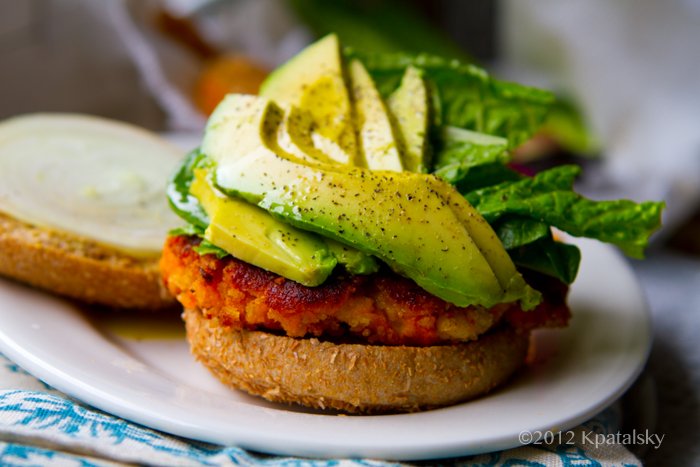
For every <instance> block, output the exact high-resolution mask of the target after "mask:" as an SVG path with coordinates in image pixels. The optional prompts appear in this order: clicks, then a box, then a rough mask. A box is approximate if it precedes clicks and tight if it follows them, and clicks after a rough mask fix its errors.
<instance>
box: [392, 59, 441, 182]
mask: <svg viewBox="0 0 700 467" xmlns="http://www.w3.org/2000/svg"><path fill="white" fill-rule="evenodd" d="M387 107H388V108H389V112H390V113H391V116H392V117H393V119H394V122H395V123H396V127H397V129H398V131H397V134H398V135H399V137H400V139H401V142H402V148H403V154H402V155H403V167H404V170H408V171H409V172H422V173H426V172H428V167H430V151H429V150H428V124H429V122H430V107H429V95H428V88H427V87H426V85H425V81H423V76H422V75H421V72H420V70H418V69H417V68H415V67H412V66H409V67H408V68H406V72H405V73H404V75H403V78H402V79H401V85H400V86H399V87H398V88H397V89H396V91H394V92H393V93H392V94H391V95H390V96H389V98H388V99H387Z"/></svg>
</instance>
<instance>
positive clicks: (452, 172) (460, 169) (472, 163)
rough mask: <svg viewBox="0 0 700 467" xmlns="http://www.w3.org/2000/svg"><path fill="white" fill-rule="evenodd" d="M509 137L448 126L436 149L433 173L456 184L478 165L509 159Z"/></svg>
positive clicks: (502, 162)
mask: <svg viewBox="0 0 700 467" xmlns="http://www.w3.org/2000/svg"><path fill="white" fill-rule="evenodd" d="M507 149H508V141H507V140H506V139H505V138H500V137H498V136H491V135H487V134H484V133H477V132H474V131H470V130H464V129H462V128H457V127H450V126H448V127H444V128H443V129H442V131H441V132H440V140H439V144H438V145H437V150H436V151H435V163H434V166H433V173H434V174H435V175H437V176H438V177H440V178H442V179H444V180H446V181H448V182H450V183H452V184H455V183H457V182H459V181H460V180H462V179H464V178H465V177H467V176H468V175H469V171H470V170H472V169H473V168H475V167H478V166H483V165H487V164H494V163H498V164H500V165H503V164H505V163H507V162H508V160H509V158H510V157H509V155H508V152H507Z"/></svg>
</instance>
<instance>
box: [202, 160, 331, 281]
mask: <svg viewBox="0 0 700 467" xmlns="http://www.w3.org/2000/svg"><path fill="white" fill-rule="evenodd" d="M190 193H191V194H192V195H193V196H195V197H196V198H197V199H198V200H199V202H200V203H201V205H202V207H203V208H204V210H205V211H206V212H207V214H208V216H209V218H210V223H209V227H207V229H206V231H205V232H204V238H205V239H206V240H208V241H209V242H211V243H212V244H214V245H216V246H217V247H219V248H222V249H224V250H226V251H227V252H229V253H231V254H232V255H233V256H235V257H236V258H238V259H241V260H243V261H245V262H247V263H250V264H253V265H255V266H258V267H261V268H263V269H266V270H268V271H272V272H274V273H276V274H279V275H281V276H284V277H286V278H288V279H291V280H294V281H296V282H299V283H301V284H304V285H307V286H316V285H319V284H322V283H323V282H324V281H325V280H326V279H327V278H328V276H329V275H330V274H331V272H332V271H333V268H335V265H336V263H337V261H336V259H335V256H334V255H333V254H332V253H331V252H330V249H329V248H328V246H327V245H326V243H325V242H324V241H323V239H321V238H319V237H317V236H316V235H314V234H310V233H309V232H305V231H302V230H299V229H295V228H294V227H292V226H291V225H289V224H286V223H284V222H281V221H279V220H277V219H275V218H273V217H271V216H270V215H269V214H268V213H267V212H266V211H264V210H263V209H260V208H259V207H257V206H254V205H252V204H249V203H246V202H245V201H241V200H239V199H236V198H230V197H228V196H226V195H224V194H223V193H221V192H219V191H218V190H217V189H216V188H215V187H214V186H213V185H212V184H211V182H210V180H209V177H208V176H207V171H206V169H197V170H196V171H195V178H194V180H193V182H192V185H191V186H190Z"/></svg>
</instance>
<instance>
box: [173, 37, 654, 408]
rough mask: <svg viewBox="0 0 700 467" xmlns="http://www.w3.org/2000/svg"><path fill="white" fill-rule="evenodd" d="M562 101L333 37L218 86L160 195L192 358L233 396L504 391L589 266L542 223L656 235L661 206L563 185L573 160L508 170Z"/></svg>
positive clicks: (440, 401)
mask: <svg viewBox="0 0 700 467" xmlns="http://www.w3.org/2000/svg"><path fill="white" fill-rule="evenodd" d="M553 100H554V99H553V97H552V96H551V95H550V94H549V93H547V92H545V91H540V90H536V89H532V88H527V87H524V86H520V85H516V84H511V83H504V82H500V81H497V80H494V79H493V78H491V77H490V76H488V75H487V74H486V73H485V72H484V71H483V70H480V69H478V68H476V67H473V66H471V65H465V64H461V63H458V62H455V61H446V60H443V59H441V58H439V57H431V56H425V55H420V56H407V55H361V54H359V53H357V52H353V51H342V50H341V47H340V45H339V43H338V40H337V38H336V37H335V36H334V35H330V36H327V37H325V38H323V39H321V40H319V41H318V42H316V43H314V44H312V45H311V46H309V47H308V48H307V49H305V50H304V51H302V52H301V53H300V54H299V55H298V56H296V57H295V58H293V59H292V60H291V61H289V62H288V63H286V64H285V65H283V66H282V67H280V68H279V69H278V70H276V71H275V72H273V73H272V74H271V75H270V76H269V77H268V78H267V80H266V81H265V83H264V84H263V86H262V87H261V90H260V94H259V95H257V96H253V95H241V94H230V95H228V96H227V97H226V98H225V99H224V100H223V101H222V102H221V103H220V104H219V106H218V107H217V109H216V110H215V111H214V113H213V114H212V116H211V117H210V119H209V122H208V124H207V127H206V131H205V135H204V138H203V141H202V144H201V146H200V148H198V149H197V150H195V151H193V152H192V153H191V154H190V155H189V156H188V157H187V158H186V159H185V161H184V162H183V164H182V166H181V168H180V169H179V171H178V172H177V173H176V174H175V176H174V177H173V178H172V180H171V182H170V184H169V187H168V196H169V199H170V202H171V206H172V207H173V209H174V210H175V212H176V213H177V214H178V215H180V217H181V218H182V219H183V220H184V221H186V225H185V226H184V227H182V228H180V229H178V230H176V231H173V232H171V234H170V236H169V238H168V240H167V241H166V245H165V249H164V252H163V257H162V259H161V272H162V274H163V278H164V281H165V284H166V285H167V287H168V288H169V290H170V291H171V292H172V293H173V294H174V295H175V296H176V297H177V299H178V300H179V301H180V302H181V303H182V305H183V306H184V308H185V313H184V319H185V321H186V327H187V335H188V340H189V341H190V344H191V348H192V352H193V353H194V355H195V356H196V358H197V359H198V360H200V361H201V362H202V363H203V364H204V365H206V366H207V367H208V368H209V369H210V370H211V371H212V373H213V374H214V375H215V376H216V377H218V378H219V379H220V380H221V381H222V382H224V383H225V384H227V385H229V386H231V387H234V388H238V389H243V390H245V391H247V392H249V393H251V394H254V395H258V396H262V397H264V398H266V399H268V400H271V401H277V402H284V403H297V404H302V405H306V406H310V407H315V408H333V409H338V410H341V411H347V412H352V413H368V412H401V411H415V410H421V409H426V408H430V407H438V406H444V405H448V404H454V403H457V402H460V401H464V400H467V399H470V398H473V397H477V396H479V395H482V394H484V393H486V392H488V391H489V390H491V389H493V388H494V387H496V386H497V385H499V384H501V383H503V382H504V381H506V380H507V379H508V378H509V377H510V376H511V375H512V374H513V373H514V372H515V371H516V370H517V369H518V368H519V367H520V366H521V365H522V364H523V362H524V360H525V356H526V353H527V350H528V341H529V335H530V332H531V330H533V329H535V328H540V327H561V326H566V324H567V322H568V320H569V315H570V313H569V309H568V308H567V305H566V293H567V290H568V284H570V283H571V282H572V281H573V280H574V278H575V276H576V271H577V269H578V264H579V260H580V254H579V250H578V249H577V248H576V247H575V246H572V245H566V244H564V243H560V242H559V241H557V240H556V239H555V237H554V236H553V233H552V227H556V228H558V229H561V230H563V231H566V232H568V233H570V234H572V235H574V236H587V237H593V238H597V239H600V240H603V241H608V242H611V243H613V244H616V245H618V246H619V247H621V248H622V249H623V250H624V251H625V252H626V253H628V254H629V255H631V256H635V257H638V256H641V255H642V253H643V250H644V248H645V246H646V244H647V241H648V237H649V235H650V234H651V233H652V232H653V231H654V230H655V229H656V228H658V226H659V224H660V212H661V208H662V206H661V204H659V203H651V202H648V203H642V204H635V203H633V202H630V201H624V200H623V201H603V202H594V201H591V200H588V199H585V198H583V197H581V196H580V195H578V194H576V193H575V192H573V191H572V185H573V182H574V179H575V178H576V176H577V175H578V173H579V169H578V168H577V167H574V166H562V167H559V168H555V169H551V170H548V171H545V172H541V173H539V174H537V175H535V176H534V177H526V176H523V175H521V174H519V173H518V172H516V171H514V170H512V169H511V168H509V166H508V165H507V164H508V161H509V154H510V151H511V150H512V149H513V148H514V147H516V146H518V145H519V144H520V143H522V142H524V141H525V140H526V139H527V138H529V137H530V136H531V135H532V134H533V133H534V132H535V131H536V130H537V129H538V127H539V125H540V123H541V122H542V120H543V119H544V117H545V116H546V113H547V109H548V108H549V107H550V106H551V104H552V102H553Z"/></svg>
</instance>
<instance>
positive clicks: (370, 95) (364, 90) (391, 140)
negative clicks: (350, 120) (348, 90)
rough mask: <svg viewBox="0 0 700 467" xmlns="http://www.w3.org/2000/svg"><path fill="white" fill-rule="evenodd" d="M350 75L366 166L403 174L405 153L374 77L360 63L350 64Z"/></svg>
mask: <svg viewBox="0 0 700 467" xmlns="http://www.w3.org/2000/svg"><path fill="white" fill-rule="evenodd" d="M348 75H349V76H350V83H351V85H352V98H353V101H354V109H355V119H356V124H357V129H358V135H359V142H360V147H361V152H362V155H363V157H364V166H365V167H367V168H368V169H370V170H393V171H394V172H401V171H402V170H403V165H402V163H401V154H400V152H399V145H398V143H397V141H396V137H395V136H394V129H393V127H392V124H391V118H390V117H389V113H388V112H387V110H386V107H385V106H384V101H382V98H381V96H380V95H379V91H377V87H376V86H375V85H374V81H372V77H370V75H369V73H368V72H367V70H366V69H365V66H364V65H363V64H362V62H360V61H359V60H353V61H352V62H350V65H349V66H348Z"/></svg>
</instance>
